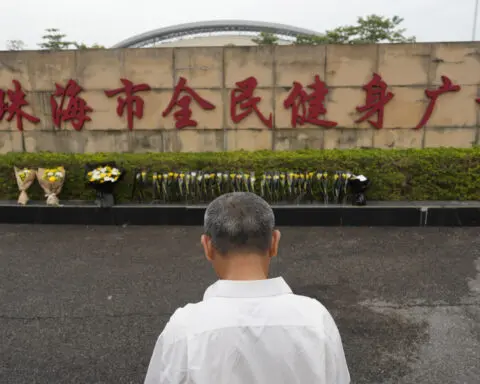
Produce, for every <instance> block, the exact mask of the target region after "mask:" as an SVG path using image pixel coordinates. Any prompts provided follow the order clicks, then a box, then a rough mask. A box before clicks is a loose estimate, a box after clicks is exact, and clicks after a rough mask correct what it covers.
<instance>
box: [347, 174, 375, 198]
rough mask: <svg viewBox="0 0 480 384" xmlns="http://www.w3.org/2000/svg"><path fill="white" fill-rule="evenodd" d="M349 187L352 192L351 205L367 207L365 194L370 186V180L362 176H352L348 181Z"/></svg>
mask: <svg viewBox="0 0 480 384" xmlns="http://www.w3.org/2000/svg"><path fill="white" fill-rule="evenodd" d="M349 185H350V188H351V190H352V192H353V199H352V204H353V205H367V198H366V196H365V192H366V190H367V189H368V187H369V186H370V180H369V179H368V178H366V177H365V176H363V175H352V176H351V177H350V179H349Z"/></svg>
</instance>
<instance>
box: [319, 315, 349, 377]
mask: <svg viewBox="0 0 480 384" xmlns="http://www.w3.org/2000/svg"><path fill="white" fill-rule="evenodd" d="M324 329H325V334H326V337H327V340H328V345H327V346H326V353H327V356H326V361H327V366H329V368H331V369H328V372H329V376H330V377H328V378H327V382H328V383H334V384H350V373H349V371H348V366H347V359H346V358H345V352H344V350H343V345H342V339H341V337H340V332H339V331H338V328H337V325H336V324H335V320H333V317H332V315H330V313H328V312H327V313H326V314H325V316H324Z"/></svg>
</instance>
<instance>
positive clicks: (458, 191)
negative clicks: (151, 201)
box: [0, 147, 480, 202]
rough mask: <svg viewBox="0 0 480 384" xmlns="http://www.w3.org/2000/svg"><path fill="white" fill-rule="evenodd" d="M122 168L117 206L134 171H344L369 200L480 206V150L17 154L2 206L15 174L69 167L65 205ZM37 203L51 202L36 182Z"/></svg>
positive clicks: (9, 166) (9, 160)
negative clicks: (359, 177) (108, 167)
mask: <svg viewBox="0 0 480 384" xmlns="http://www.w3.org/2000/svg"><path fill="white" fill-rule="evenodd" d="M107 161H115V162H117V164H118V165H119V166H122V167H124V168H125V170H126V171H127V174H126V175H125V178H124V180H123V181H121V182H120V183H119V185H118V186H117V188H116V190H115V191H116V192H115V193H116V196H117V201H119V202H126V201H129V200H130V198H131V190H132V183H133V177H134V170H135V169H136V168H147V169H149V170H151V171H152V172H153V171H157V172H164V171H169V170H172V171H182V170H205V171H213V172H216V171H222V172H223V171H229V170H232V171H243V172H255V173H256V174H257V178H259V177H260V175H261V174H262V173H263V172H265V171H275V170H278V171H287V170H299V171H307V170H311V171H316V170H322V171H323V170H326V171H328V172H334V171H339V170H345V171H351V172H353V173H354V174H363V175H365V176H367V177H368V178H369V179H370V180H371V181H372V185H371V188H370V189H369V191H368V192H367V196H368V199H369V200H480V148H478V147H475V148H470V149H457V148H438V149H421V150H415V149H407V150H375V149H368V150H367V149H358V150H357V149H355V150H324V151H317V150H302V151H288V152H287V151H278V152H273V151H257V152H245V151H240V152H221V153H145V154H139V153H136V154H132V153H125V154H119V153H96V154H64V153H49V152H48V153H45V152H44V153H9V154H6V155H0V199H1V200H16V199H17V197H18V194H19V191H18V188H17V185H16V182H15V174H14V170H13V167H14V166H18V167H34V168H38V167H55V166H60V165H63V166H64V167H65V169H66V180H65V184H64V188H63V191H62V193H61V194H60V200H64V201H65V200H93V199H94V196H95V192H94V191H93V190H92V189H91V188H90V187H88V186H87V185H86V184H85V178H84V166H85V164H86V163H92V162H95V163H97V162H98V163H101V162H107ZM28 193H29V195H30V197H31V198H32V200H43V199H44V197H43V194H42V191H41V189H40V187H39V186H38V183H35V184H34V185H33V186H32V187H31V188H30V189H29V191H28Z"/></svg>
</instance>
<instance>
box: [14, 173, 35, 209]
mask: <svg viewBox="0 0 480 384" xmlns="http://www.w3.org/2000/svg"><path fill="white" fill-rule="evenodd" d="M13 170H14V172H15V179H16V180H17V185H18V189H19V190H20V195H19V196H18V204H20V205H26V204H27V203H28V200H29V197H28V195H27V190H28V188H30V187H31V185H32V184H33V182H34V181H35V176H36V172H35V170H34V169H30V168H22V169H20V168H17V167H13Z"/></svg>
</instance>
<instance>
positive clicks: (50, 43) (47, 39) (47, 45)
mask: <svg viewBox="0 0 480 384" xmlns="http://www.w3.org/2000/svg"><path fill="white" fill-rule="evenodd" d="M66 37H67V35H66V34H63V33H61V32H60V30H58V29H56V28H49V29H47V30H46V35H44V36H42V39H43V42H42V43H40V44H38V45H39V46H40V48H42V49H46V50H49V51H61V50H63V49H69V48H70V47H73V48H74V49H80V50H83V49H104V48H105V47H104V46H103V45H99V44H97V43H95V44H93V45H92V46H90V47H89V46H88V45H86V44H85V43H78V42H76V41H67V40H65V38H66Z"/></svg>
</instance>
